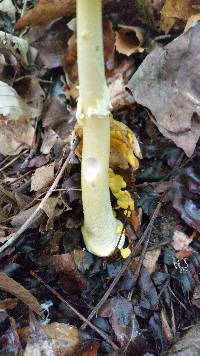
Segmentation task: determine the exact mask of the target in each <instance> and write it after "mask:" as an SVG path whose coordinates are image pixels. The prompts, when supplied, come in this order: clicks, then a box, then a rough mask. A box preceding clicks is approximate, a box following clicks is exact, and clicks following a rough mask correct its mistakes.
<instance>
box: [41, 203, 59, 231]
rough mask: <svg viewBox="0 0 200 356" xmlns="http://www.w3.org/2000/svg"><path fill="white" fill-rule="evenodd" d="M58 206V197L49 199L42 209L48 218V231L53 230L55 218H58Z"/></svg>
mask: <svg viewBox="0 0 200 356" xmlns="http://www.w3.org/2000/svg"><path fill="white" fill-rule="evenodd" d="M57 204H58V197H49V198H48V199H47V201H46V202H45V204H44V206H43V208H42V210H43V211H44V212H45V214H46V215H47V216H48V220H47V223H46V230H48V229H50V228H53V222H54V218H56V216H58V211H56V206H57Z"/></svg>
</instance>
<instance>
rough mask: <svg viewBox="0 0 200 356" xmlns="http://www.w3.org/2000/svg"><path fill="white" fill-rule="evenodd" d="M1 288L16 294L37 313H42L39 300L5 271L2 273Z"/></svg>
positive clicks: (0, 275)
mask: <svg viewBox="0 0 200 356" xmlns="http://www.w3.org/2000/svg"><path fill="white" fill-rule="evenodd" d="M0 289H2V290H4V291H5V292H7V293H10V294H12V295H14V296H15V297H16V298H18V299H20V300H21V301H22V302H23V303H25V304H26V305H27V306H28V307H29V308H30V309H31V310H33V311H34V312H35V313H37V314H40V312H41V306H40V304H39V302H38V300H37V299H36V298H35V297H34V296H33V295H32V294H31V293H30V292H29V291H28V290H27V289H25V288H24V287H23V286H22V285H21V284H20V283H18V282H16V281H15V280H14V279H12V278H10V277H8V276H7V275H6V274H5V273H2V272H1V273H0Z"/></svg>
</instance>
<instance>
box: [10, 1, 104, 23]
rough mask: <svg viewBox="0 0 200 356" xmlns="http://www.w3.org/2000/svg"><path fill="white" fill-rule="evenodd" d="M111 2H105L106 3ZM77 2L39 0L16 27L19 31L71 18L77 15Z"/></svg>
mask: <svg viewBox="0 0 200 356" xmlns="http://www.w3.org/2000/svg"><path fill="white" fill-rule="evenodd" d="M107 2H110V0H104V3H107ZM75 9H76V1H75V0H52V1H51V2H49V1H48V0H39V2H38V3H37V4H36V6H35V7H34V8H33V9H31V10H30V11H28V12H27V13H26V14H25V15H24V16H23V17H21V18H20V19H19V20H18V21H17V24H16V26H15V29H16V30H19V29H21V28H23V27H26V26H35V25H44V24H47V23H48V22H50V21H51V20H54V19H56V18H58V17H63V16H71V15H73V14H74V13H75Z"/></svg>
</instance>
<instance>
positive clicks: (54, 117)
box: [42, 92, 76, 144]
mask: <svg viewBox="0 0 200 356" xmlns="http://www.w3.org/2000/svg"><path fill="white" fill-rule="evenodd" d="M62 94H64V92H62ZM75 122H76V117H75V113H74V112H73V111H72V110H71V109H68V108H67V107H66V105H65V103H63V100H61V99H60V98H59V96H58V97H56V96H54V97H49V98H48V99H47V100H46V102H45V107H44V111H43V115H42V125H43V127H44V128H45V129H52V130H53V131H54V132H55V133H56V134H57V135H58V136H59V138H60V139H61V140H62V141H63V142H64V143H68V144H69V143H70V142H71V133H72V130H73V128H74V125H75ZM58 142H59V141H58Z"/></svg>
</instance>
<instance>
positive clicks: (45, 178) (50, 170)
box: [31, 163, 54, 191]
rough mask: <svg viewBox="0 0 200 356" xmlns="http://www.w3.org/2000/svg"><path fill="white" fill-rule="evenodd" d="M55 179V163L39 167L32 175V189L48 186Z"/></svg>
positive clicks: (36, 189)
mask: <svg viewBox="0 0 200 356" xmlns="http://www.w3.org/2000/svg"><path fill="white" fill-rule="evenodd" d="M53 180H54V163H52V164H49V165H48V166H43V167H40V168H37V169H36V171H35V173H34V174H33V175H32V177H31V190H35V191H38V190H40V189H43V188H47V187H49V186H50V184H51V183H52V182H53Z"/></svg>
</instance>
